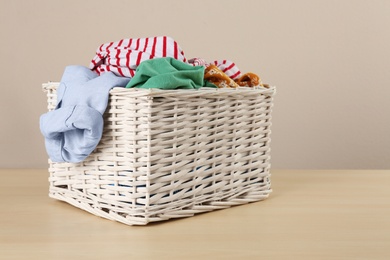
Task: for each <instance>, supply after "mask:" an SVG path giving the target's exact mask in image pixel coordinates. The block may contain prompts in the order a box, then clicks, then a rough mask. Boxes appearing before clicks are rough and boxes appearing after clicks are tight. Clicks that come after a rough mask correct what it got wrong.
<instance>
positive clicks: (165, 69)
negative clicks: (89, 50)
mask: <svg viewBox="0 0 390 260" xmlns="http://www.w3.org/2000/svg"><path fill="white" fill-rule="evenodd" d="M201 87H216V86H215V85H214V84H212V83H209V82H207V81H205V80H204V67H203V66H192V65H189V64H187V63H184V62H182V61H179V60H176V59H174V58H170V57H167V58H155V59H150V60H146V61H143V62H141V64H140V65H139V66H138V67H137V70H136V73H135V75H134V77H133V78H132V79H131V80H130V82H129V83H128V84H127V85H126V88H159V89H198V88H201Z"/></svg>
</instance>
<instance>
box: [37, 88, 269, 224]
mask: <svg viewBox="0 0 390 260" xmlns="http://www.w3.org/2000/svg"><path fill="white" fill-rule="evenodd" d="M57 87H58V83H47V84H43V89H44V90H45V92H46V93H47V97H48V109H49V110H52V109H54V107H55V104H56V88H57ZM274 93H275V89H274V88H270V89H250V88H239V89H207V88H202V89H199V90H158V89H153V90H145V89H124V88H114V89H113V90H111V92H110V100H109V105H108V107H107V110H106V112H105V114H104V118H105V126H104V133H103V137H102V139H101V141H100V143H99V145H98V146H97V148H96V149H95V151H94V152H93V153H92V154H91V155H90V156H89V157H88V158H87V159H86V160H85V161H83V162H82V163H78V164H73V163H53V162H51V161H50V160H49V173H50V177H49V182H50V191H49V195H50V196H51V197H52V198H55V199H59V200H62V201H66V202H68V203H70V204H72V205H74V206H76V207H78V208H81V209H83V210H86V211H88V212H90V213H92V214H95V215H97V216H100V217H103V218H107V219H111V220H115V221H119V222H122V223H125V224H128V225H144V224H147V223H149V222H154V221H161V220H167V219H171V218H181V217H188V216H193V215H194V214H196V213H200V212H206V211H211V210H216V209H222V208H227V207H230V206H234V205H240V204H244V203H248V202H254V201H259V200H263V199H265V198H267V197H268V195H269V193H270V192H271V188H270V185H271V182H270V126H271V122H270V120H271V108H272V102H273V95H274Z"/></svg>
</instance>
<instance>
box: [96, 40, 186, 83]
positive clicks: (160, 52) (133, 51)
mask: <svg viewBox="0 0 390 260" xmlns="http://www.w3.org/2000/svg"><path fill="white" fill-rule="evenodd" d="M162 57H172V58H175V59H177V60H180V61H182V62H186V58H185V57H184V52H183V51H182V49H181V48H180V46H179V45H178V44H177V42H176V41H174V40H173V39H172V38H170V37H167V36H160V37H150V38H135V39H122V40H120V41H117V42H109V43H105V44H102V45H101V46H100V47H99V48H98V49H97V50H96V55H95V57H94V58H93V59H92V61H91V63H90V66H89V67H90V69H92V70H93V71H95V72H97V73H98V74H99V75H100V74H102V73H104V72H106V71H112V72H113V73H114V74H116V75H118V76H123V77H133V76H134V74H135V70H136V69H137V67H138V65H139V64H140V63H141V62H142V61H145V60H149V59H153V58H162Z"/></svg>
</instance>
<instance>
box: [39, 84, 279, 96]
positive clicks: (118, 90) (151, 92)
mask: <svg viewBox="0 0 390 260" xmlns="http://www.w3.org/2000/svg"><path fill="white" fill-rule="evenodd" d="M59 85H60V82H52V81H49V82H47V83H43V84H42V90H43V91H45V92H46V91H50V90H55V89H56V88H57V87H58V86H59ZM237 92H239V93H240V94H251V95H252V94H253V93H254V92H255V93H256V94H263V95H270V96H273V95H274V94H276V86H269V88H261V87H259V88H250V87H238V88H210V87H202V88H199V89H170V90H167V89H158V88H151V89H142V88H123V87H114V88H112V89H111V90H110V94H115V95H126V94H129V93H132V94H136V95H137V94H138V95H141V96H145V95H147V96H160V95H162V94H163V95H173V94H190V93H191V94H195V95H196V94H199V93H208V94H211V93H213V94H217V93H218V94H234V93H237Z"/></svg>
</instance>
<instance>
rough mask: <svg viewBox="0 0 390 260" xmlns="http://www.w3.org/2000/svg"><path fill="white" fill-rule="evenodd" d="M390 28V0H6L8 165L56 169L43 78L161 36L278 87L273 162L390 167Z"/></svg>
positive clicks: (2, 140) (3, 136) (0, 133)
mask: <svg viewBox="0 0 390 260" xmlns="http://www.w3.org/2000/svg"><path fill="white" fill-rule="evenodd" d="M389 28H390V1H387V0H322V1H320V0H294V1H289V0H285V1H271V0H243V1H232V0H230V1H229V0H213V1H205V0H197V1H183V0H165V1H158V0H156V1H150V0H147V1H145V0H142V1H141V0H138V1H131V0H128V1H125V0H122V1H121V0H110V1H101V0H89V1H85V0H83V1H79V0H70V1H59V0H58V1H55V0H34V1H27V0H25V1H22V0H12V1H6V0H0V32H1V48H0V52H1V58H0V66H1V67H0V70H1V77H0V86H1V95H0V104H1V109H0V117H1V119H2V121H1V128H0V147H1V150H0V168H5V167H34V168H36V167H39V168H40V167H42V168H43V167H46V161H47V160H46V153H45V150H44V143H43V138H42V136H41V134H40V132H39V126H38V121H39V116H40V114H42V113H44V112H45V109H46V104H45V96H44V94H43V92H41V83H43V82H47V81H50V80H51V81H58V80H59V79H60V77H61V75H62V72H63V69H64V67H65V66H67V65H71V64H79V65H86V66H88V64H89V61H90V60H91V58H92V57H93V55H94V51H95V49H96V47H98V45H100V44H101V43H104V42H108V41H115V40H119V39H121V38H128V37H146V36H157V35H169V36H171V37H173V38H174V39H175V40H177V41H178V42H179V44H180V45H181V47H182V48H183V49H184V51H185V54H186V56H187V57H188V58H192V57H203V58H205V59H207V60H213V59H230V60H233V61H235V62H236V64H237V65H238V66H239V67H240V68H241V70H242V71H244V72H246V71H253V72H256V73H258V74H259V75H261V76H262V78H263V81H264V82H267V83H270V84H272V85H276V87H277V96H276V98H275V107H274V114H273V133H272V164H273V167H274V168H279V169H280V168H318V169H320V168H331V169H335V168H338V169H341V168H350V169H356V168H378V169H379V168H390V104H389V103H390V102H389V99H390V75H389V70H390V29H389Z"/></svg>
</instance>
